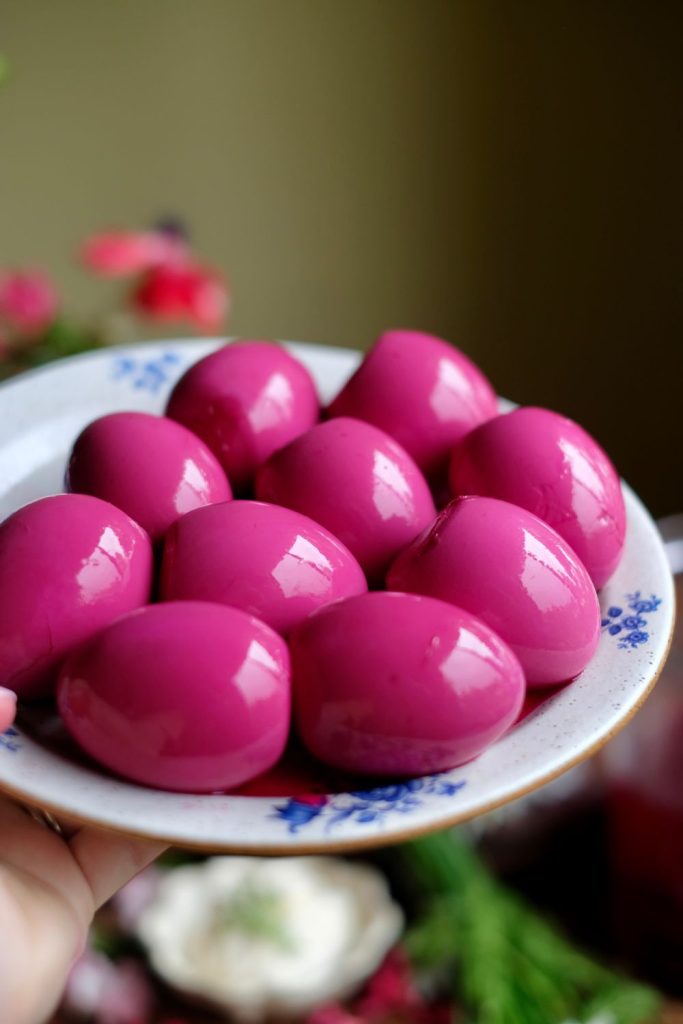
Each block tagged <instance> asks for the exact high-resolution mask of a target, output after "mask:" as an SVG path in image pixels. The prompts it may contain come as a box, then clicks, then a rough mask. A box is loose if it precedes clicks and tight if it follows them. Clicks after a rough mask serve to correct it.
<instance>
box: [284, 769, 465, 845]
mask: <svg viewBox="0 0 683 1024" xmlns="http://www.w3.org/2000/svg"><path fill="white" fill-rule="evenodd" d="M464 785H465V782H464V781H463V782H453V781H451V780H450V779H447V778H444V777H443V776H440V775H426V776H424V778H421V779H410V780H408V781H407V782H395V783H391V784H389V785H386V786H377V787H375V788H374V789H365V790H353V791H351V792H349V793H336V794H333V795H329V796H321V795H317V794H313V795H311V796H300V797H290V798H289V799H288V800H287V802H286V803H284V804H276V805H275V807H274V814H273V815H272V816H273V817H274V818H278V819H279V820H280V821H283V822H286V823H287V831H288V832H290V833H292V834H296V833H298V832H299V831H300V830H301V829H302V828H304V827H305V826H306V825H309V824H310V823H311V822H312V821H315V820H316V819H318V818H320V819H321V820H324V821H325V831H326V832H330V831H331V830H332V829H333V828H335V826H336V825H339V824H340V823H341V822H344V821H354V822H357V823H358V824H359V825H381V824H383V823H384V821H385V820H386V818H387V816H388V815H390V814H410V813H412V812H413V811H415V810H416V809H417V808H418V807H420V806H421V805H422V803H423V797H425V796H436V797H451V796H454V795H455V794H456V793H457V792H458V790H460V789H462V787H463V786H464Z"/></svg>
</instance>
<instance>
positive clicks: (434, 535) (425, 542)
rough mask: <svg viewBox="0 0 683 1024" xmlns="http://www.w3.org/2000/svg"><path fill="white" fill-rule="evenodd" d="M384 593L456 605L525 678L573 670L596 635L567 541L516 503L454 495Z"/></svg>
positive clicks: (583, 579) (588, 592)
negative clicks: (480, 623)
mask: <svg viewBox="0 0 683 1024" xmlns="http://www.w3.org/2000/svg"><path fill="white" fill-rule="evenodd" d="M387 584H388V586H389V588H390V589H391V590H405V591H411V592H414V593H420V594H430V595H431V596H433V597H439V598H441V599H442V600H445V601H451V602H452V603H453V604H455V605H457V606H459V607H461V608H465V609H466V610H467V611H469V612H471V613H472V614H473V615H477V616H478V617H480V618H481V619H483V620H484V622H486V623H487V624H488V625H489V626H490V627H491V629H493V630H495V632H496V633H498V635H499V636H501V637H502V639H503V640H505V642H506V643H508V644H509V645H510V647H511V648H512V650H513V651H514V652H515V654H516V655H517V657H518V658H519V660H520V662H521V664H522V667H523V669H524V671H525V674H526V679H527V682H528V683H529V684H534V685H548V684H553V683H560V682H565V681H566V680H569V679H572V678H574V676H577V675H578V674H579V673H580V672H581V671H582V670H583V669H584V668H585V667H586V665H587V664H588V662H589V660H590V658H591V657H592V655H593V653H594V652H595V649H596V647H597V644H598V639H599V637H600V608H599V605H598V599H597V595H596V593H595V588H594V586H593V584H592V582H591V579H590V577H589V575H588V573H587V572H586V570H585V568H584V567H583V565H582V564H581V562H580V561H579V559H578V558H577V557H576V555H575V554H574V552H573V551H572V549H571V548H570V547H569V545H568V544H567V542H566V541H565V540H563V539H562V537H560V536H559V534H558V533H556V532H555V531H554V530H553V529H552V528H551V527H550V526H548V525H547V524H546V523H544V522H543V521H542V520H540V519H538V518H537V517H536V516H534V515H532V514H531V513H530V512H527V511H526V510H525V509H522V508H519V507H518V506H516V505H511V504H510V503H509V502H506V501H499V500H497V499H495V498H482V497H467V498H458V499H456V500H455V501H453V502H451V504H450V505H448V507H447V508H446V509H445V510H444V511H443V512H441V513H440V514H439V516H438V518H437V519H436V521H435V522H434V524H433V525H432V526H431V528H430V529H429V530H426V531H425V533H424V534H423V535H422V536H421V537H419V538H418V539H417V540H416V541H415V542H414V543H413V544H412V545H410V546H409V547H408V548H407V549H406V550H405V551H403V552H402V553H401V555H399V557H398V558H397V559H396V561H395V562H394V564H393V566H392V567H391V569H390V571H389V574H388V576H387Z"/></svg>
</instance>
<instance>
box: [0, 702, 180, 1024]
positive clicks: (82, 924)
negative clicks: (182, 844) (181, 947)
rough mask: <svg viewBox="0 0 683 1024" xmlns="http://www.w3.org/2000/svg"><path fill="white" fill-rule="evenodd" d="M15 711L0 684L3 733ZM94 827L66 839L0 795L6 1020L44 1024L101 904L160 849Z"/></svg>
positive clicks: (0, 938) (1, 977) (0, 944)
mask: <svg viewBox="0 0 683 1024" xmlns="http://www.w3.org/2000/svg"><path fill="white" fill-rule="evenodd" d="M15 712H16V700H15V698H14V694H12V693H10V691H8V690H5V689H3V688H2V687H0V733H2V732H4V731H5V729H7V728H8V727H9V726H10V725H11V724H12V722H13V721H14V716H15ZM163 850H164V847H163V846H161V845H160V844H158V843H152V842H146V841H142V840H133V839H128V838H126V837H124V836H116V835H113V834H111V833H107V832H104V831H100V830H98V829H94V828H79V829H77V830H75V831H73V833H72V834H71V835H70V836H69V838H67V837H66V836H64V837H62V836H59V835H57V833H56V832H53V831H52V830H51V829H49V828H46V827H45V826H44V825H42V824H40V823H39V822H37V821H35V820H34V819H33V818H31V816H30V815H29V814H28V813H27V812H26V811H25V810H24V809H23V808H21V807H19V806H18V805H17V804H15V803H13V802H12V801H10V800H6V799H4V798H2V797H0V1007H1V1010H0V1017H1V1019H2V1021H3V1024H42V1022H43V1021H45V1020H46V1019H47V1018H48V1017H49V1016H50V1014H51V1013H52V1011H53V1010H54V1008H55V1006H56V1004H57V1003H58V1001H59V998H60V995H61V994H62V991H63V989H64V985H65V982H66V978H67V975H68V972H69V969H70V967H71V965H72V963H73V962H74V960H75V959H76V958H77V957H78V956H79V955H80V953H81V952H82V950H83V948H84V946H85V942H86V938H87V934H88V928H89V926H90V923H91V921H92V918H93V915H94V913H95V911H96V910H97V909H98V907H100V906H102V904H103V903H105V902H106V901H107V900H108V899H109V898H110V897H111V896H113V895H114V893H115V892H116V891H117V890H118V889H120V888H121V886H123V885H125V884H126V882H128V881H130V879H131V878H133V876H134V875H136V874H137V873H138V872H139V871H141V870H142V869H143V868H144V867H146V866H147V865H148V864H150V863H151V862H152V861H153V860H155V859H156V857H158V856H159V854H160V853H162V852H163Z"/></svg>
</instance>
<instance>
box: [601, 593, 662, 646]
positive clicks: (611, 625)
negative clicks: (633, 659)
mask: <svg viewBox="0 0 683 1024" xmlns="http://www.w3.org/2000/svg"><path fill="white" fill-rule="evenodd" d="M661 603H662V599H661V597H656V595H655V594H650V596H649V597H643V596H642V594H641V592H640V591H639V590H636V591H635V592H634V593H633V594H627V595H626V600H625V602H624V604H625V607H623V608H622V607H620V606H619V605H610V607H609V608H608V609H607V612H606V614H605V616H604V618H603V620H602V623H601V625H602V629H603V632H607V633H608V634H609V635H610V636H616V637H619V642H618V644H617V647H620V648H621V649H622V650H626V651H629V650H633V649H634V648H636V647H640V646H642V644H645V643H647V641H648V640H649V639H650V633H649V631H648V630H647V629H646V628H645V627H646V626H647V625H648V619H647V616H648V615H652V614H653V613H654V612H656V611H657V609H658V608H659V606H660V604H661Z"/></svg>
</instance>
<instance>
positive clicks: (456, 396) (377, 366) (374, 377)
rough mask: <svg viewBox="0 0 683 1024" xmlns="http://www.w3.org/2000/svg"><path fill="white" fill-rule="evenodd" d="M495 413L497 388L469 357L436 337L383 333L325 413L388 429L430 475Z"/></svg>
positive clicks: (420, 334) (442, 466)
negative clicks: (475, 429) (473, 430)
mask: <svg viewBox="0 0 683 1024" xmlns="http://www.w3.org/2000/svg"><path fill="white" fill-rule="evenodd" d="M497 411H498V405H497V401H496V394H495V392H494V390H493V388H492V387H491V385H490V384H489V382H488V380H487V379H486V377H485V376H484V374H483V373H482V372H481V370H480V369H479V368H478V367H477V366H475V364H474V363H473V362H472V361H471V360H470V359H468V358H467V356H466V355H464V353H462V352H460V351H459V350H458V349H457V348H455V347H454V346H453V345H449V344H448V342H446V341H443V340H442V339H441V338H437V337H435V336H434V335H432V334H425V333H424V332H422V331H399V330H395V331H386V332H385V333H384V334H381V335H380V337H379V338H378V339H377V341H376V342H375V344H374V345H373V347H372V348H371V349H370V351H369V352H368V354H367V355H366V357H365V359H364V360H363V362H362V363H361V365H360V366H359V368H358V369H357V370H356V372H355V373H354V374H353V376H352V377H351V379H350V380H349V381H348V382H347V383H346V384H345V385H344V387H343V388H342V389H341V391H340V392H339V394H338V395H337V397H336V398H335V399H334V400H333V401H332V402H331V404H330V406H329V409H328V413H329V415H330V416H355V417H356V418H358V419H360V420H367V422H368V423H374V425H375V426H376V427H380V428H381V429H382V430H385V431H386V432H387V434H390V435H391V436H392V437H393V438H394V439H395V440H396V441H398V442H399V444H401V445H402V446H403V447H404V448H405V450H406V451H407V452H408V453H409V454H410V455H411V456H412V457H413V458H414V459H415V462H416V463H417V464H418V466H420V468H421V469H422V470H423V472H425V473H426V474H427V475H428V476H429V477H432V476H434V475H437V474H439V473H440V471H441V470H444V469H445V468H446V467H447V465H448V457H449V455H450V452H451V449H452V447H453V445H454V444H455V443H456V442H457V441H459V440H460V438H461V437H463V436H464V435H465V434H466V433H467V432H468V431H469V430H471V429H472V428H473V427H476V426H477V424H479V423H482V422H484V420H487V419H489V418H490V417H491V416H495V415H496V413H497ZM444 475H445V474H444Z"/></svg>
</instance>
